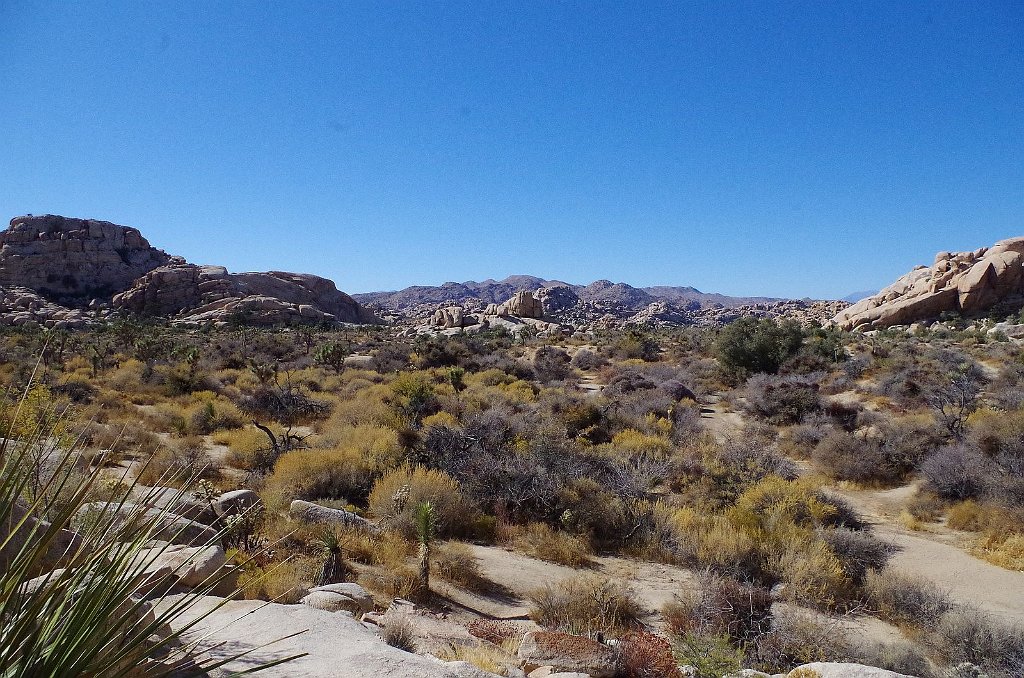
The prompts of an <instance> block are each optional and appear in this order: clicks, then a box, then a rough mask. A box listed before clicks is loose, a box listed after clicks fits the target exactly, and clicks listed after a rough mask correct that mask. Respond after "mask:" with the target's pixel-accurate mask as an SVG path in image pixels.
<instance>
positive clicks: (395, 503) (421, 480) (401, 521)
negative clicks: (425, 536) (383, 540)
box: [368, 466, 477, 539]
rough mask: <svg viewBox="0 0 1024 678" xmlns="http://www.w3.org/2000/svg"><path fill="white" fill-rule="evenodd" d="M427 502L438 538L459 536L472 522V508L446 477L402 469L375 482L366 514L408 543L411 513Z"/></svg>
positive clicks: (412, 532)
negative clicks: (429, 505) (370, 514)
mask: <svg viewBox="0 0 1024 678" xmlns="http://www.w3.org/2000/svg"><path fill="white" fill-rule="evenodd" d="M424 502H430V503H431V505H432V506H433V507H434V517H435V521H436V523H435V529H436V534H437V536H438V537H439V538H449V537H458V536H462V535H464V534H465V533H466V532H467V528H468V526H469V525H470V524H472V522H473V517H474V515H475V514H476V512H477V511H476V510H475V508H474V507H473V506H472V504H471V503H470V502H469V501H468V500H467V499H466V497H465V495H463V493H462V489H461V488H460V487H459V483H458V482H457V481H455V480H454V479H452V477H451V476H449V475H448V474H447V473H443V472H441V471H434V470H430V469H424V468H421V467H408V466H406V467H402V468H398V469H395V470H393V471H390V472H388V473H386V474H385V475H384V476H383V477H381V478H380V479H379V480H377V482H376V483H374V485H373V489H372V490H371V492H370V496H369V500H368V506H369V509H370V512H371V513H373V514H374V515H375V516H377V517H378V518H380V519H381V520H382V521H383V522H384V523H385V524H386V525H388V526H390V527H391V528H392V529H394V530H397V531H398V532H399V533H400V534H402V535H404V536H405V537H407V538H409V539H413V538H414V537H415V536H416V527H415V521H414V516H413V512H414V509H415V507H416V506H419V505H420V504H422V503H424Z"/></svg>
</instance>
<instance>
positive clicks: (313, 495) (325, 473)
mask: <svg viewBox="0 0 1024 678" xmlns="http://www.w3.org/2000/svg"><path fill="white" fill-rule="evenodd" d="M376 471H377V469H375V468H374V466H373V465H372V463H371V462H370V460H367V459H365V458H364V457H362V456H361V455H360V454H359V452H358V451H356V450H353V449H351V448H339V449H329V450H320V449H305V450H292V451H291V452H287V453H285V454H283V455H281V457H280V458H279V459H278V460H277V463H276V464H274V471H273V473H271V474H270V476H269V477H268V478H267V481H266V485H265V486H264V494H265V496H266V500H267V503H268V504H270V505H271V506H274V507H278V508H284V507H286V506H287V505H288V504H289V503H291V502H292V501H293V500H295V499H302V500H304V501H315V500H318V499H344V500H346V501H348V502H350V503H357V502H362V501H363V500H365V498H366V497H367V496H368V494H369V491H370V488H371V487H372V486H373V482H374V480H375V473H376Z"/></svg>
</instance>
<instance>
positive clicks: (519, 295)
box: [485, 290, 544, 319]
mask: <svg viewBox="0 0 1024 678" xmlns="http://www.w3.org/2000/svg"><path fill="white" fill-rule="evenodd" d="M485 314H486V315H499V316H513V317H515V318H537V319H539V318H542V317H544V307H543V305H542V304H541V301H540V299H538V298H537V297H535V296H533V292H527V291H525V290H524V291H522V292H516V293H515V294H514V295H513V296H512V298H511V299H509V300H508V301H506V302H505V303H503V304H497V305H496V304H489V305H488V306H487V310H486V311H485Z"/></svg>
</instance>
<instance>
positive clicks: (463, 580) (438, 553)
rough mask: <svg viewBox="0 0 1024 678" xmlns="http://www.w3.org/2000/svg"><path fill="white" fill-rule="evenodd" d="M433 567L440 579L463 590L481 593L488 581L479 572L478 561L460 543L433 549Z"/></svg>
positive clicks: (467, 547) (470, 550) (469, 549)
mask: <svg viewBox="0 0 1024 678" xmlns="http://www.w3.org/2000/svg"><path fill="white" fill-rule="evenodd" d="M433 567H434V572H436V573H437V575H438V576H439V577H441V579H444V580H445V581H449V582H451V583H453V584H457V585H459V586H461V587H463V588H466V589H470V590H474V591H481V590H485V589H486V588H487V584H488V581H487V580H486V579H485V578H484V576H483V573H482V572H481V571H480V560H479V559H478V558H477V557H476V556H475V555H473V550H472V549H471V548H469V546H467V545H466V544H462V543H460V542H447V543H444V544H440V545H439V546H436V547H435V548H434V549H433Z"/></svg>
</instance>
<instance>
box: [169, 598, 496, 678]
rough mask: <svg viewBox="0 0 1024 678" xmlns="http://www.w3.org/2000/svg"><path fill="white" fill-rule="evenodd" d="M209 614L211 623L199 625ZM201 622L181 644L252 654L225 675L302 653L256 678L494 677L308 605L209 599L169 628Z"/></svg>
mask: <svg viewBox="0 0 1024 678" xmlns="http://www.w3.org/2000/svg"><path fill="white" fill-rule="evenodd" d="M180 600H181V599H180V597H178V596H168V597H167V598H166V599H165V600H163V601H161V602H160V604H159V605H158V608H157V609H158V612H159V610H161V609H165V608H166V607H167V606H169V605H174V604H176V603H179V602H180ZM218 606H219V607H218ZM204 613H208V616H206V617H203V618H200V617H201V616H202V615H203V614H204ZM196 620H198V622H197V623H196V625H195V626H194V627H192V628H190V629H189V630H188V631H187V632H186V633H185V636H184V638H183V641H184V642H186V643H187V642H190V641H197V642H198V643H199V646H200V647H199V649H200V650H204V651H206V653H207V654H208V655H209V656H211V657H212V658H215V659H216V658H223V659H227V658H228V657H232V656H235V655H237V654H238V653H239V652H242V651H246V650H251V653H250V654H247V655H246V656H245V657H244V658H242V659H239V660H235V661H233V662H229V663H228V664H227V665H226V666H225V667H224V670H227V671H239V670H244V669H249V668H251V667H253V666H254V665H256V664H258V663H266V662H269V661H274V660H277V659H282V658H284V657H292V656H295V655H301V654H304V653H305V656H303V657H300V658H299V659H296V660H295V661H292V662H288V663H285V664H281V665H279V666H275V667H271V668H269V669H265V670H262V671H260V672H259V675H260V676H265V677H266V678H291V677H293V676H304V677H305V678H374V677H376V676H389V677H390V678H494V674H491V673H487V672H485V671H481V670H480V669H477V668H474V667H472V666H470V665H469V664H465V663H463V662H443V661H441V660H439V659H434V658H432V657H421V656H418V655H415V654H410V653H408V652H404V651H402V650H399V649H396V648H393V647H391V646H390V645H386V644H385V643H384V642H383V641H382V640H381V639H380V637H379V636H378V635H377V632H376V631H375V630H373V629H372V628H371V627H369V626H367V625H365V624H362V623H360V622H358V621H356V620H355V619H353V618H352V617H350V616H349V615H347V614H336V613H333V612H327V611H325V610H318V609H316V608H313V607H311V606H309V605H280V604H277V603H265V602H262V601H258V600H238V601H225V600H223V599H221V598H215V597H212V596H208V597H205V598H200V599H199V600H197V601H196V602H195V604H193V605H191V606H189V607H188V608H187V609H186V610H185V611H184V612H183V614H181V615H179V616H178V617H176V618H175V619H173V620H171V622H170V624H171V628H172V630H173V631H181V630H183V629H184V628H185V627H186V625H188V624H189V623H191V622H193V621H196ZM288 636H290V637H288ZM286 637H287V638H286ZM282 638H285V639H284V640H282ZM274 641H278V642H274ZM271 643H272V644H271Z"/></svg>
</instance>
